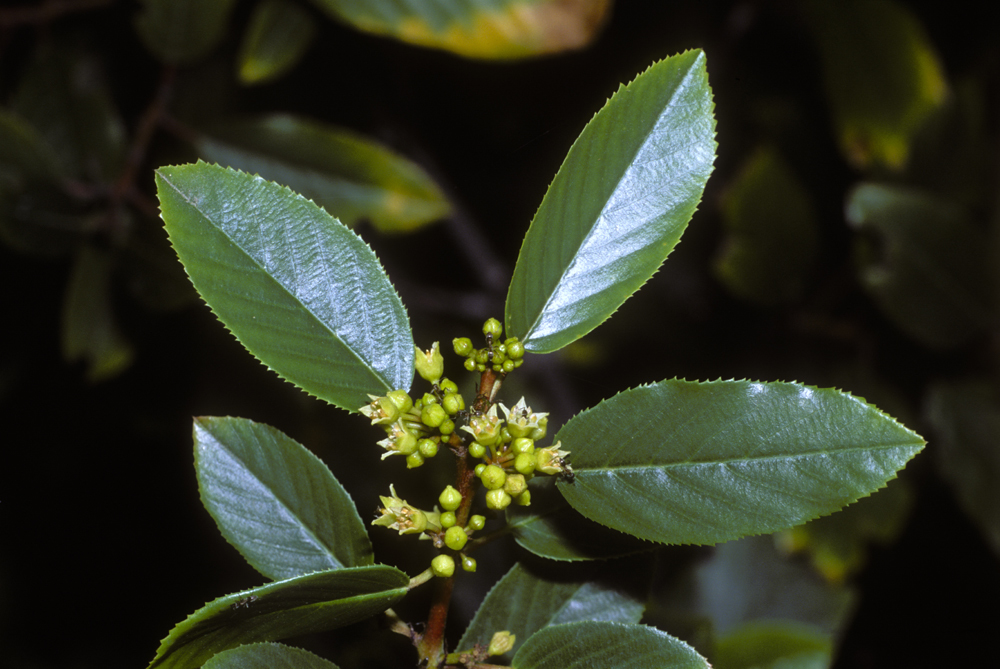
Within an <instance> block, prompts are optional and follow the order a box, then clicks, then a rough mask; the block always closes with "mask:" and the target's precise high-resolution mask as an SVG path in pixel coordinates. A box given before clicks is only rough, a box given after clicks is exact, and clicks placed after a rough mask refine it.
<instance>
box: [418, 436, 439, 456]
mask: <svg viewBox="0 0 1000 669" xmlns="http://www.w3.org/2000/svg"><path fill="white" fill-rule="evenodd" d="M417 452H418V453H420V455H422V456H423V457H424V459H425V460H426V459H430V458H433V457H434V456H435V455H437V453H438V444H437V442H436V441H435V440H433V439H421V440H420V441H418V442H417Z"/></svg>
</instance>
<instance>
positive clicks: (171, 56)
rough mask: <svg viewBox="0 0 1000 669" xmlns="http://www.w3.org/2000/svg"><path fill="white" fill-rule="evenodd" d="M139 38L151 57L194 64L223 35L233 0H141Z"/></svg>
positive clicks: (177, 63) (137, 20)
mask: <svg viewBox="0 0 1000 669" xmlns="http://www.w3.org/2000/svg"><path fill="white" fill-rule="evenodd" d="M141 2H142V12H141V13H140V14H139V15H138V17H136V21H135V27H136V30H137V31H138V33H139V37H140V38H142V41H143V42H144V43H145V45H146V48H147V49H149V50H150V51H151V52H152V53H153V55H154V56H156V57H157V58H159V59H160V60H161V61H163V62H164V63H169V64H171V65H186V64H189V63H193V62H194V61H196V60H198V59H199V58H201V57H202V56H205V55H207V54H208V52H209V51H211V50H212V49H213V48H214V47H215V45H216V44H218V43H219V41H221V40H222V38H223V37H224V36H225V33H226V27H227V25H228V24H229V15H230V14H231V13H232V9H233V5H234V4H235V0H212V1H211V2H205V0H141Z"/></svg>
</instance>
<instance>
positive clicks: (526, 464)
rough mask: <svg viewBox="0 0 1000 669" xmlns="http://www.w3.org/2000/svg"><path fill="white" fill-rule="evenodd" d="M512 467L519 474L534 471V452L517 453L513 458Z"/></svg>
mask: <svg viewBox="0 0 1000 669" xmlns="http://www.w3.org/2000/svg"><path fill="white" fill-rule="evenodd" d="M514 469H516V470H517V472H518V473H519V474H523V475H525V476H527V475H529V474H534V473H535V454H534V453H519V454H518V456H517V457H516V458H514Z"/></svg>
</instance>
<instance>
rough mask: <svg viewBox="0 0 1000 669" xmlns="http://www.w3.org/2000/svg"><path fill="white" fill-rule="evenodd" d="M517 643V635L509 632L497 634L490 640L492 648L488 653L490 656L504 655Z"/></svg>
mask: <svg viewBox="0 0 1000 669" xmlns="http://www.w3.org/2000/svg"><path fill="white" fill-rule="evenodd" d="M515 641H517V635H516V634H511V633H510V632H508V631H507V630H504V631H503V632H497V633H496V634H494V635H493V638H492V639H490V646H489V649H488V650H487V651H486V652H488V653H489V654H490V655H503V654H504V653H507V652H509V651H510V649H511V648H513V647H514V642H515Z"/></svg>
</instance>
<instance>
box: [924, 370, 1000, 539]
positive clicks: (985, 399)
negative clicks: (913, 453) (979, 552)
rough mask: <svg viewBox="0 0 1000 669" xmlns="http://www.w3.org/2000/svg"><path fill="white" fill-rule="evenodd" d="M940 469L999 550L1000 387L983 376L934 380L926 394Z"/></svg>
mask: <svg viewBox="0 0 1000 669" xmlns="http://www.w3.org/2000/svg"><path fill="white" fill-rule="evenodd" d="M927 418H928V419H929V420H930V422H931V424H932V425H933V428H934V432H935V434H936V436H937V441H935V442H934V447H935V449H936V451H935V453H934V454H935V455H936V456H937V462H938V467H939V471H940V472H941V473H942V474H943V475H944V477H945V479H946V480H947V481H948V483H949V484H950V485H951V489H952V491H954V494H955V498H956V499H957V500H958V503H959V504H960V505H961V507H962V509H963V510H964V511H965V512H966V513H967V514H968V515H969V517H970V518H972V519H973V521H974V522H975V523H976V525H978V527H979V529H980V531H981V532H982V533H983V536H984V537H985V538H986V540H987V541H988V542H989V544H990V546H991V547H992V548H993V551H994V552H995V553H997V554H998V555H1000V489H998V487H997V481H998V480H1000V449H998V448H997V444H998V443H1000V392H998V391H997V389H996V387H995V386H994V385H993V384H990V383H987V382H985V381H981V380H972V381H964V382H955V383H938V384H937V385H935V386H934V387H932V388H931V391H930V393H929V395H928V399H927Z"/></svg>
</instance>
